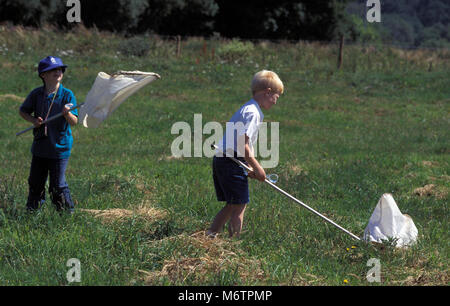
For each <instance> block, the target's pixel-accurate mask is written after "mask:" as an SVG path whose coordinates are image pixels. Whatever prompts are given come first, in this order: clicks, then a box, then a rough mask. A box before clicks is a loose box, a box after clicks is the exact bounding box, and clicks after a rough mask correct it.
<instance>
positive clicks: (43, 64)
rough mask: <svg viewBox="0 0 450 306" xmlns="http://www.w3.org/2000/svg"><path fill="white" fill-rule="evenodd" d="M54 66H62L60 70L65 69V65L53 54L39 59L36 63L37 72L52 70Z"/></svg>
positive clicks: (63, 70)
mask: <svg viewBox="0 0 450 306" xmlns="http://www.w3.org/2000/svg"><path fill="white" fill-rule="evenodd" d="M56 68H62V72H63V73H64V72H65V71H66V68H67V65H64V64H63V62H62V60H61V59H60V58H59V57H55V56H47V57H46V58H43V59H41V61H40V62H39V65H38V74H39V75H41V73H43V72H46V71H49V70H53V69H56Z"/></svg>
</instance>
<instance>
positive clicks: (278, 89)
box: [206, 70, 284, 237]
mask: <svg viewBox="0 0 450 306" xmlns="http://www.w3.org/2000/svg"><path fill="white" fill-rule="evenodd" d="M251 90H252V95H253V97H252V99H250V101H248V102H247V103H245V104H244V105H243V106H242V107H241V108H240V109H239V110H238V111H237V112H236V113H234V115H233V116H232V117H231V119H230V120H229V121H228V122H227V126H226V132H225V135H224V136H223V139H222V141H221V142H220V143H219V146H218V147H219V149H218V152H217V154H216V155H215V156H214V158H213V179H214V187H215V190H216V196H217V200H218V201H225V202H226V205H225V206H224V207H223V208H222V209H221V210H220V211H219V212H218V213H217V215H216V216H215V218H214V220H213V222H212V224H211V226H210V228H209V229H208V231H207V232H206V234H207V235H208V236H215V235H216V234H217V233H218V232H220V231H221V229H222V227H223V226H224V225H225V223H227V222H228V221H229V223H228V231H229V235H230V237H232V236H236V237H239V235H240V232H241V230H242V223H243V220H244V212H245V207H246V205H247V204H248V202H249V200H250V198H249V190H248V179H247V176H249V177H250V178H254V179H257V180H259V181H262V182H263V181H264V180H265V179H266V173H265V171H264V169H263V168H262V167H261V165H260V164H259V162H258V161H257V160H256V158H255V154H254V150H253V145H254V144H255V143H256V141H257V138H258V130H259V127H260V125H261V123H262V120H263V118H264V115H263V113H262V111H261V109H264V110H269V109H270V108H271V107H272V106H273V105H275V104H276V103H277V100H278V98H279V97H280V95H281V94H282V93H283V92H284V85H283V82H282V81H281V80H280V78H279V77H278V75H277V74H276V73H275V72H273V71H269V70H262V71H259V72H257V73H256V74H255V75H254V76H253V79H252V82H251ZM224 152H225V153H224ZM230 156H233V157H235V158H237V159H240V160H241V161H243V162H245V163H246V164H247V165H248V166H249V167H250V168H251V169H252V170H253V171H251V172H248V173H247V172H246V171H245V170H244V169H243V168H241V167H240V166H238V165H237V164H236V163H235V162H234V161H233V160H232V159H231V158H229V157H230Z"/></svg>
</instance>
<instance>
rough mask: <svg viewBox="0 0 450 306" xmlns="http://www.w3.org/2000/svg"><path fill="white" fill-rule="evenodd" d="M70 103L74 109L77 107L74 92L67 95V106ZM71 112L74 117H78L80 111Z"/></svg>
mask: <svg viewBox="0 0 450 306" xmlns="http://www.w3.org/2000/svg"><path fill="white" fill-rule="evenodd" d="M69 103H71V104H72V108H73V107H75V106H77V99H76V98H75V95H74V94H73V92H72V91H69V92H68V95H67V102H66V104H69ZM70 112H71V113H72V114H73V115H75V116H77V117H78V109H74V110H71V111H70Z"/></svg>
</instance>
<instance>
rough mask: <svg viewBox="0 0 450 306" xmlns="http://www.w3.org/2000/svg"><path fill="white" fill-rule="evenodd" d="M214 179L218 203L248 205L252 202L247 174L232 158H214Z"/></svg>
mask: <svg viewBox="0 0 450 306" xmlns="http://www.w3.org/2000/svg"><path fill="white" fill-rule="evenodd" d="M242 161H244V160H243V159H242ZM244 162H245V161H244ZM213 178H214V187H215V189H216V195H217V200H218V201H225V202H227V204H247V203H248V202H249V201H250V198H249V192H248V178H247V172H246V171H245V170H244V169H243V168H242V167H240V166H239V165H238V164H236V163H235V162H234V161H233V160H232V159H231V158H228V157H216V156H214V158H213Z"/></svg>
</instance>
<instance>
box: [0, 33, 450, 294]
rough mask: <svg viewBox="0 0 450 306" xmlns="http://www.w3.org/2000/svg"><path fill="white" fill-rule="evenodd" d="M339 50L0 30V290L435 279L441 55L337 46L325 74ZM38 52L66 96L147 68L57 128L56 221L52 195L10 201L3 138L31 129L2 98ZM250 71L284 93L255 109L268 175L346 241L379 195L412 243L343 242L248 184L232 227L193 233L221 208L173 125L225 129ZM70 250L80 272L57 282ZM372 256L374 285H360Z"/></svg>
mask: <svg viewBox="0 0 450 306" xmlns="http://www.w3.org/2000/svg"><path fill="white" fill-rule="evenodd" d="M139 50H142V52H138V51H139ZM337 50H338V48H337V46H336V45H321V44H316V43H301V42H299V43H288V42H278V43H276V44H274V43H270V42H263V41H261V42H255V43H253V44H250V43H247V44H239V43H238V42H237V41H223V40H219V39H216V40H208V41H205V40H203V39H201V38H190V39H188V40H183V41H182V44H181V50H180V52H179V54H177V44H176V40H172V39H164V40H163V39H161V38H158V37H140V38H137V39H134V40H130V39H126V38H124V37H122V36H119V35H115V34H110V33H99V32H96V31H87V30H86V29H83V28H80V29H77V30H74V31H72V32H69V33H65V34H64V33H58V32H56V31H53V30H52V29H50V28H43V29H42V30H40V31H31V30H26V29H23V28H7V27H5V26H1V27H0V67H1V72H2V73H1V74H0V143H1V146H0V160H1V167H0V206H1V209H0V253H1V257H0V284H1V285H67V284H70V285H80V284H81V285H294V286H303V285H337V286H348V285H448V284H449V236H448V233H449V222H448V220H449V208H448V199H449V196H448V192H449V187H450V177H449V175H450V174H449V170H450V167H449V156H450V149H449V148H450V133H449V132H450V116H449V114H450V99H449V98H450V89H449V86H448V85H449V81H450V70H449V59H450V52H449V51H448V50H440V51H439V50H434V51H433V50H415V51H404V50H396V49H391V48H388V47H383V46H378V47H361V46H347V47H345V50H344V62H343V68H342V69H341V70H337V69H336V63H337ZM49 54H52V55H55V56H60V57H62V58H63V61H64V62H65V63H66V64H67V65H68V66H69V68H68V69H67V72H66V74H65V76H64V80H63V84H64V86H65V87H68V88H70V89H72V90H73V91H74V93H75V95H76V96H77V99H78V101H79V102H82V101H84V98H85V96H86V94H87V92H88V91H89V89H90V87H91V85H92V83H93V81H94V79H95V77H96V75H97V73H98V72H99V71H105V72H107V73H112V72H115V71H117V70H141V71H152V72H156V73H158V74H160V75H161V77H162V78H161V79H160V80H157V81H155V82H153V83H151V84H150V85H148V86H147V87H145V88H144V89H142V90H141V91H139V92H138V93H137V94H135V95H134V96H132V97H131V98H130V99H129V100H127V101H126V102H125V103H124V104H123V105H121V106H120V108H119V109H118V110H117V111H116V112H115V113H113V114H112V115H111V116H110V117H109V118H108V119H107V120H106V121H105V122H104V123H103V124H102V125H101V126H100V127H99V128H98V129H86V128H84V127H82V126H81V125H79V126H77V127H74V128H73V131H74V138H75V144H74V148H73V151H72V156H71V158H70V162H69V167H68V170H67V180H68V183H69V186H70V188H71V192H72V197H73V198H74V199H75V201H76V207H77V211H76V213H75V214H74V215H72V216H66V215H62V216H60V215H59V214H58V213H56V212H55V210H54V209H53V207H52V204H51V202H50V201H47V202H48V203H47V204H46V206H44V208H43V209H42V211H40V212H39V213H36V214H33V215H29V214H27V213H26V212H25V209H24V208H25V202H26V197H27V193H28V185H27V178H28V173H29V166H30V162H31V153H30V146H31V142H32V134H31V133H28V134H24V135H22V136H20V137H16V136H15V133H16V132H19V131H21V130H23V129H25V128H27V127H28V126H29V124H28V123H27V122H25V121H24V120H23V119H21V118H20V116H19V115H18V108H19V106H20V104H21V103H22V101H23V100H24V98H25V97H26V95H27V94H28V93H29V92H30V91H31V90H32V89H33V88H35V87H37V86H40V85H41V83H40V80H39V79H38V77H37V74H36V67H37V63H38V61H39V60H40V59H41V58H43V57H45V56H47V55H49ZM133 54H135V55H133ZM261 69H270V70H274V71H276V72H277V73H278V74H279V75H280V77H281V78H282V80H283V81H284V83H285V87H286V91H285V94H284V95H283V96H282V97H281V98H280V99H279V101H278V104H277V105H276V106H275V107H274V108H272V109H271V110H270V111H267V112H265V121H268V122H279V123H280V147H279V150H280V161H279V165H278V167H277V168H275V169H270V170H267V172H268V173H277V174H279V176H280V179H279V181H278V183H277V185H278V186H280V187H281V188H283V189H284V190H286V191H287V192H289V193H291V194H292V195H294V196H295V197H297V198H298V199H300V200H302V201H304V202H305V203H306V204H308V205H309V206H311V207H313V208H314V209H316V210H318V211H319V212H321V213H323V214H325V215H326V216H328V217H329V218H331V219H332V220H334V221H335V222H337V223H338V224H340V225H342V226H343V227H345V228H347V229H348V230H350V231H351V232H353V233H355V234H356V235H358V236H362V234H363V231H364V228H365V227H366V225H367V222H368V220H369V217H370V216H371V214H372V211H373V209H374V208H375V206H376V204H377V202H378V200H379V198H380V197H381V195H382V194H384V193H392V195H393V197H394V199H395V200H396V202H397V204H398V206H399V208H400V210H401V211H402V212H403V213H407V214H409V215H410V216H411V217H412V218H413V220H414V222H415V224H416V226H417V228H418V230H419V240H418V243H417V244H416V245H414V246H413V247H411V248H409V249H407V250H400V249H395V248H394V247H392V246H390V245H389V244H385V245H384V246H383V247H382V248H379V247H374V246H372V245H366V244H363V243H357V242H355V241H353V240H352V239H351V238H350V237H349V236H347V235H345V234H344V233H342V232H340V231H338V230H336V229H335V228H334V227H332V226H330V225H328V224H326V223H324V222H323V221H322V220H321V219H320V218H318V217H316V216H314V215H312V214H311V213H310V212H308V211H307V210H305V209H303V208H301V207H299V206H298V205H297V204H295V203H294V202H292V201H290V200H288V199H287V198H285V197H283V196H282V195H280V194H278V193H276V192H274V191H273V190H271V189H270V188H268V187H267V186H266V185H265V184H262V183H259V182H256V181H251V182H250V200H251V203H250V204H249V206H248V210H247V212H246V217H245V221H244V229H243V234H242V236H241V238H240V239H229V238H227V237H226V235H221V236H219V237H218V238H217V239H214V240H212V239H206V238H205V237H204V235H203V233H204V231H205V230H206V229H207V228H208V226H209V224H210V222H211V220H212V218H213V217H214V215H215V214H216V213H217V211H218V210H219V209H220V208H221V204H220V203H219V202H217V201H216V199H215V193H214V186H213V181H212V174H211V159H210V158H206V157H203V158H173V157H172V156H171V149H170V148H171V144H172V141H173V140H174V139H175V138H176V137H177V135H172V134H171V132H170V131H171V127H172V125H173V124H174V123H175V122H178V121H185V122H188V123H190V124H192V123H193V119H194V114H202V116H203V123H206V122H208V121H217V122H220V123H222V124H223V125H224V124H225V122H226V121H227V120H228V119H229V118H230V117H231V115H232V114H233V112H234V111H236V110H237V109H238V108H239V106H240V105H241V104H243V103H244V102H246V101H247V100H248V99H249V98H250V90H249V84H250V80H251V77H252V76H253V74H254V73H255V72H257V71H259V70H261ZM204 136H205V137H204V139H205V138H206V137H207V136H208V135H204ZM426 185H430V186H428V187H427V188H428V191H427V192H424V193H421V192H420V190H418V189H417V188H422V187H424V186H426ZM70 258H77V259H79V261H80V264H81V271H82V274H81V282H74V283H69V282H68V280H67V278H66V273H67V272H68V271H69V269H70V267H68V266H67V265H66V264H67V261H68V260H69V259H70ZM371 258H376V259H379V260H380V264H381V282H380V283H376V282H375V283H369V282H368V281H367V279H366V275H367V273H368V271H369V270H370V268H371V267H369V266H367V262H368V260H369V259H371Z"/></svg>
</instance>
